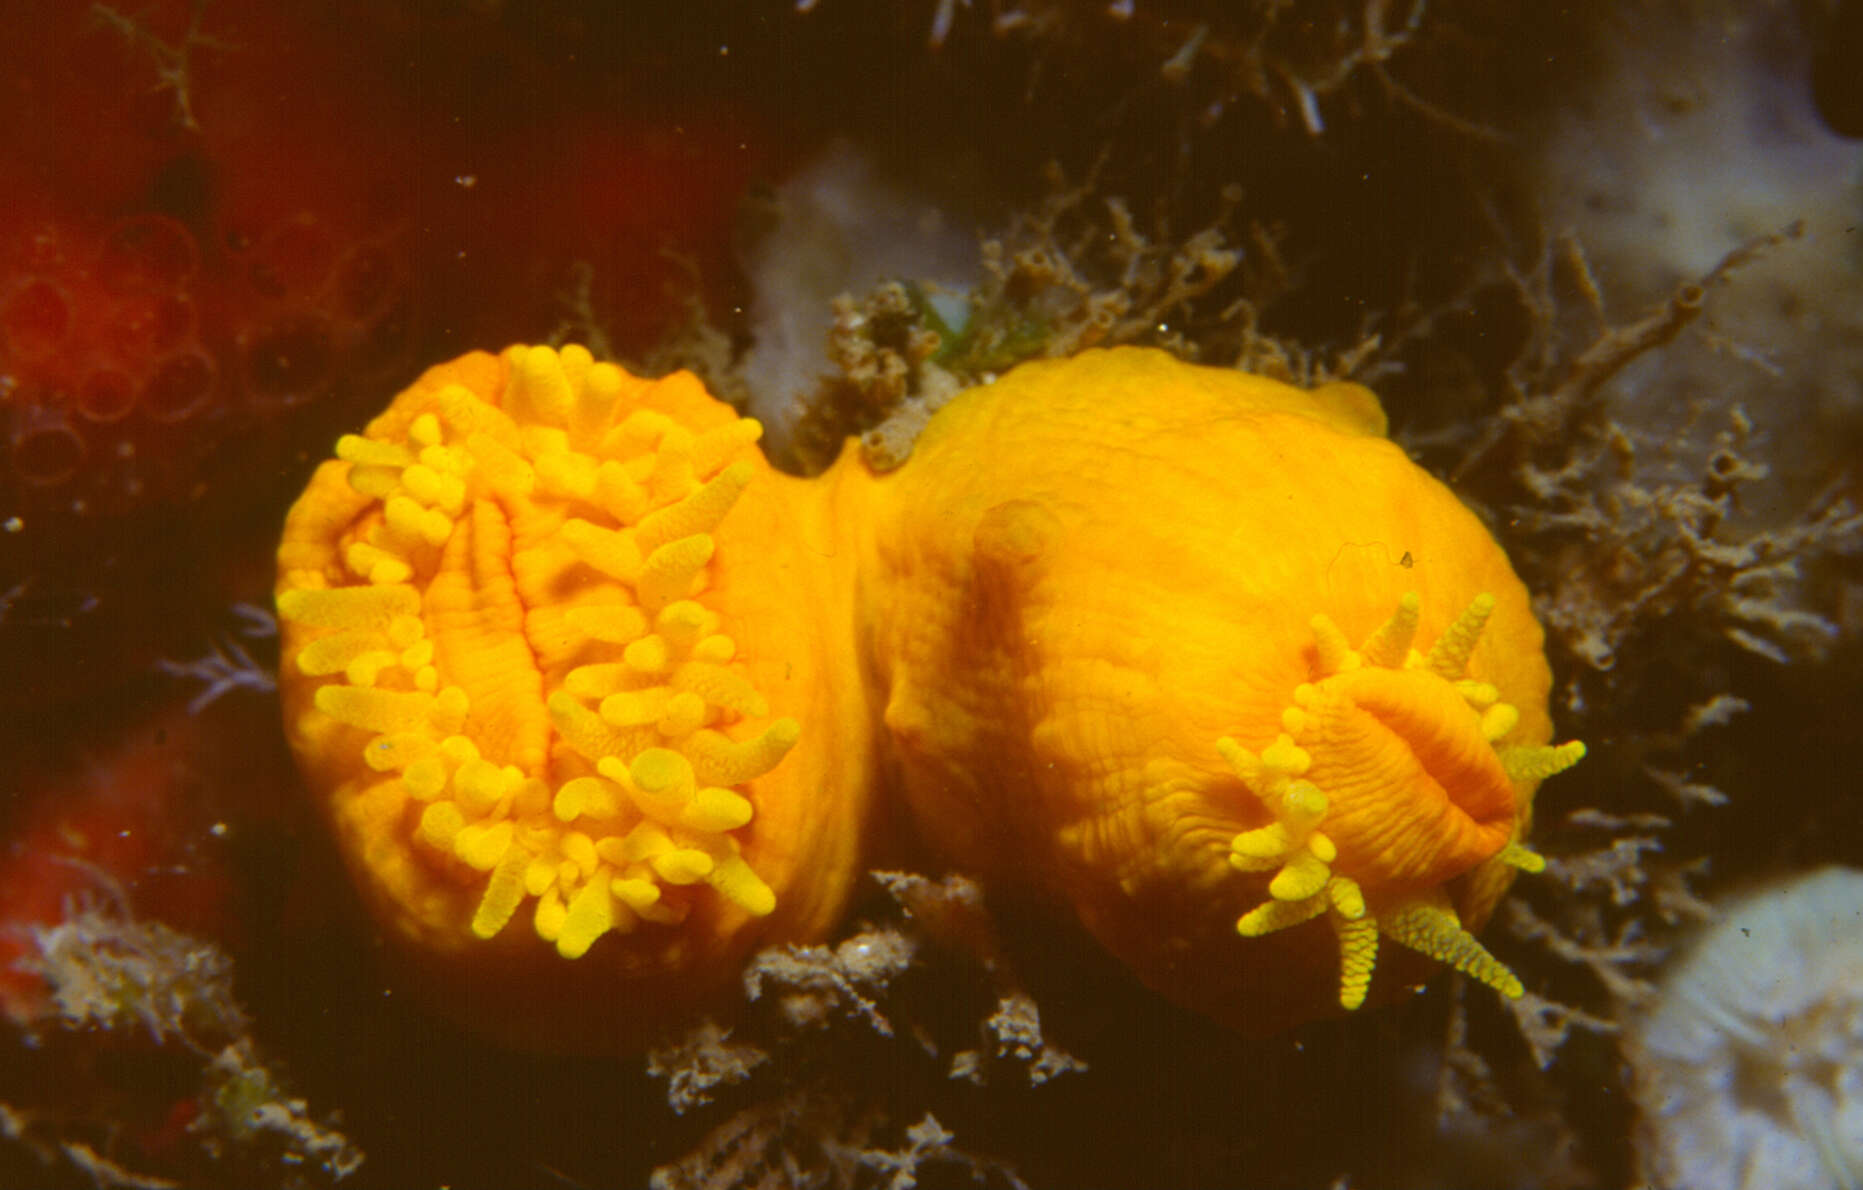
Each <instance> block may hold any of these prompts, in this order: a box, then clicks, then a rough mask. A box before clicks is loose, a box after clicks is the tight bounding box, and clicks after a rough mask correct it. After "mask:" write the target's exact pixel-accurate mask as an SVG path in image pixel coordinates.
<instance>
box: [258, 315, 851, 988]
mask: <svg viewBox="0 0 1863 1190" xmlns="http://www.w3.org/2000/svg"><path fill="white" fill-rule="evenodd" d="M758 432H759V428H758V426H757V423H756V422H754V421H750V420H748V419H742V418H738V417H736V416H735V415H733V414H732V413H731V412H730V411H729V410H728V409H726V408H725V407H724V406H722V405H719V404H718V403H717V402H715V401H713V400H712V399H711V398H710V397H709V396H707V395H706V394H705V393H704V391H703V390H702V389H701V388H700V387H699V385H698V383H697V382H696V381H695V380H693V379H692V378H691V377H690V376H678V377H673V378H669V379H668V380H665V381H660V382H647V381H641V380H637V379H635V378H633V377H630V376H627V375H626V374H624V373H622V372H621V371H620V369H618V368H616V367H615V366H614V365H612V364H606V363H596V362H594V361H593V360H592V359H591V358H590V357H589V354H588V353H587V352H586V351H584V350H582V349H580V348H575V347H570V348H565V349H564V350H563V351H562V352H561V353H558V352H557V351H554V350H551V349H549V348H522V347H520V348H513V349H511V350H509V351H507V352H505V353H504V354H503V355H502V356H499V357H489V356H482V355H475V356H468V357H465V358H464V359H462V360H460V361H456V362H455V363H454V364H451V365H447V366H445V367H443V368H439V369H435V370H434V371H432V372H430V373H428V375H427V376H426V377H423V378H422V380H421V381H420V382H419V383H417V384H416V385H415V386H414V387H413V388H411V389H410V390H409V391H408V392H407V393H404V394H403V395H402V396H401V397H400V398H398V399H397V400H396V402H395V403H394V405H392V406H391V407H390V409H389V410H388V411H387V412H386V413H384V414H383V415H382V416H381V417H379V418H377V419H376V421H375V422H374V423H372V424H371V426H370V427H369V430H368V432H367V434H366V435H350V436H345V437H344V438H343V439H342V440H341V441H339V443H338V444H337V450H336V454H337V460H336V461H334V462H332V463H328V464H325V466H324V468H323V469H321V470H320V471H319V473H318V475H317V476H316V478H315V479H314V480H313V482H312V483H311V485H310V487H309V489H308V490H307V491H306V493H305V495H304V497H303V498H302V499H301V500H300V501H299V503H298V505H297V506H296V507H295V508H294V509H293V511H292V514H291V517H290V518H289V521H288V522H287V526H286V530H285V535H284V539H283V542H282V543H281V546H280V551H279V589H278V595H277V604H278V611H279V617H280V622H281V625H282V628H283V634H284V640H283V653H284V664H283V677H284V681H283V683H282V687H283V690H284V693H285V698H286V704H287V727H288V729H289V731H290V733H291V734H292V737H293V741H294V743H295V744H296V746H297V751H298V753H299V756H300V759H301V762H302V765H303V767H304V768H305V769H306V772H307V776H309V778H310V780H311V783H312V785H313V786H314V787H315V788H316V789H318V790H319V791H320V792H321V793H323V794H324V796H325V797H326V799H327V807H328V810H329V813H330V815H331V818H332V820H333V822H334V824H335V826H336V829H337V834H338V837H339V840H340V841H341V842H342V843H343V844H344V846H345V850H346V853H347V854H348V856H349V859H350V861H351V864H352V867H353V868H355V870H356V871H357V873H358V875H359V876H360V877H361V883H362V886H363V888H364V889H365V892H366V894H367V896H368V899H369V901H370V902H371V904H372V905H373V906H374V907H375V909H376V910H377V914H378V916H379V917H380V918H381V919H382V920H383V921H384V922H385V924H386V925H387V926H388V928H389V929H390V932H391V933H392V934H394V935H395V936H397V937H399V938H401V939H402V940H403V941H405V942H408V943H411V944H412V948H413V949H414V950H415V951H416V952H417V953H418V954H420V955H421V956H423V957H428V958H435V959H437V960H438V962H439V963H440V964H441V965H446V964H447V963H454V964H458V965H461V966H463V967H464V968H465V969H466V971H467V972H470V970H471V968H472V967H474V966H475V965H479V964H495V963H498V962H501V961H509V959H510V956H511V955H512V954H513V953H518V954H523V955H525V956H526V961H529V962H531V963H535V962H537V957H536V955H535V954H532V953H529V951H528V949H527V948H525V947H524V946H523V944H522V942H521V936H519V935H516V931H518V930H519V929H522V930H523V931H524V932H527V933H531V934H533V935H534V936H535V937H536V938H538V939H541V940H542V942H544V943H547V944H548V946H549V947H550V948H551V950H552V951H553V953H554V955H555V956H558V957H560V958H561V959H576V960H580V959H582V958H583V956H585V955H588V954H589V952H590V951H591V948H592V947H594V946H595V945H596V943H597V942H598V941H599V940H601V939H602V938H603V937H604V936H607V935H611V934H613V935H624V936H627V938H625V939H624V941H627V940H628V939H637V940H638V941H636V942H635V943H634V945H633V946H631V947H622V948H617V949H619V950H620V953H618V954H616V955H613V956H611V957H610V958H609V959H608V960H607V961H608V963H609V965H611V966H617V967H620V968H622V969H624V970H626V971H628V972H631V973H647V974H652V973H655V972H661V973H665V974H668V975H672V976H675V977H676V976H679V975H686V976H690V977H691V979H692V983H693V986H694V990H695V991H702V990H703V988H704V986H706V985H718V984H720V983H722V982H724V981H726V980H728V976H729V973H730V969H731V966H730V965H731V962H732V961H733V959H735V958H741V956H742V954H743V953H745V952H747V950H748V949H749V948H750V947H751V946H752V945H753V944H754V942H755V941H756V939H757V938H758V937H760V936H761V930H760V929H759V924H760V923H762V922H763V921H764V920H765V919H769V918H771V917H772V915H774V914H775V913H776V910H777V892H776V890H775V889H774V888H773V887H772V884H773V883H775V884H778V885H780V884H783V883H787V882H789V881H793V880H795V879H798V878H799V877H802V876H803V874H804V873H806V879H808V880H809V881H811V882H814V883H816V884H817V885H818V886H819V891H818V892H817V893H815V894H814V895H805V896H802V897H799V898H795V899H794V904H793V905H792V906H791V907H790V912H789V913H788V914H786V915H785V916H784V917H783V918H782V919H781V920H780V921H779V922H777V923H775V924H774V928H775V929H776V930H777V931H778V932H779V933H788V932H796V931H801V932H820V931H821V930H823V929H825V928H826V925H827V923H828V922H830V921H832V919H833V918H834V917H835V916H836V915H838V912H839V907H840V900H841V898H842V896H843V895H844V891H845V888H846V886H847V885H848V884H849V883H850V882H851V880H852V875H853V873H852V865H851V864H844V863H836V864H834V865H833V867H834V868H835V869H836V871H835V872H830V873H828V874H827V875H825V876H823V875H818V873H816V872H814V871H808V868H809V866H810V865H811V864H812V863H816V862H819V861H821V860H823V859H827V858H833V857H839V856H840V855H842V854H844V853H847V852H849V851H851V850H853V849H854V848H855V844H853V843H852V842H849V841H845V840H842V839H838V838H836V832H837V831H838V830H840V829H847V830H849V831H851V832H852V833H853V835H854V836H858V834H859V831H860V821H861V812H860V809H859V803H858V802H856V803H855V804H854V806H853V809H852V810H851V811H850V810H849V809H848V806H847V805H843V804H841V802H840V801H839V800H838V799H837V797H836V796H834V795H833V793H830V794H826V795H823V796H821V797H820V798H819V807H817V806H810V807H809V810H810V812H811V813H812V812H813V811H814V810H815V809H816V808H834V807H837V806H839V807H840V808H841V809H842V811H843V813H844V819H843V821H842V822H840V823H836V824H835V827H834V829H829V828H827V827H826V826H822V825H817V824H815V823H814V822H813V821H812V820H811V819H810V818H809V817H808V816H807V815H805V814H803V813H802V807H801V806H800V805H798V804H796V803H799V802H801V801H802V799H803V798H804V797H805V796H813V795H814V792H815V791H814V790H813V789H810V788H809V786H810V785H811V784H813V782H814V781H815V780H816V779H817V778H820V777H821V776H822V775H823V773H824V771H831V772H842V771H846V772H849V773H851V774H855V775H858V774H859V773H860V771H861V761H860V755H861V750H860V748H859V747H858V745H856V746H855V747H853V748H851V749H849V750H848V751H847V754H846V756H843V757H829V756H828V755H827V752H828V746H827V745H825V744H824V743H822V742H818V743H817V744H816V746H815V747H814V748H812V749H804V750H803V751H804V753H805V754H804V755H802V756H801V757H799V758H798V761H797V763H796V764H794V765H791V766H790V767H791V769H793V770H794V771H793V773H790V772H784V771H783V770H784V766H785V762H786V761H787V760H789V758H790V756H791V753H792V752H793V751H795V750H796V749H797V745H798V743H799V742H800V740H801V739H802V732H801V731H800V728H799V725H798V723H797V720H796V719H795V718H794V717H793V716H792V715H789V714H784V713H783V711H784V710H785V709H786V708H787V707H794V708H796V709H816V710H819V704H821V703H822V702H823V701H824V699H823V696H822V695H820V694H819V693H817V692H814V691H811V690H809V689H807V688H806V687H807V686H808V685H809V684H810V683H812V682H816V681H819V680H821V679H822V678H823V677H824V676H825V675H826V673H827V671H828V668H829V667H828V666H827V665H825V664H823V663H821V662H819V661H816V660H813V659H811V658H809V657H807V656H804V657H789V656H786V655H783V653H782V650H783V649H784V648H786V647H789V645H790V642H789V641H788V640H785V639H784V638H785V637H790V636H793V637H795V638H796V639H798V640H800V641H803V642H806V641H807V640H808V639H809V635H808V634H807V633H800V632H793V631H791V629H792V628H793V627H795V626H794V625H793V624H791V622H790V621H792V620H794V619H795V618H796V616H797V615H798V612H797V611H796V610H795V608H793V607H791V608H782V607H776V608H770V607H764V608H760V609H756V610H754V611H752V612H750V613H749V614H746V615H741V616H736V617H734V616H732V615H728V614H721V613H720V611H719V610H718V607H717V606H716V605H717V604H718V603H719V602H720V601H719V600H718V599H717V597H716V595H717V593H716V591H715V590H714V583H715V581H716V579H717V574H718V570H719V567H717V566H716V565H715V564H714V559H715V557H716V555H718V554H719V553H721V552H724V551H733V552H739V551H744V550H747V549H752V548H754V547H753V546H752V545H751V543H750V542H748V541H742V540H738V539H736V538H734V537H733V536H732V535H731V534H730V533H729V532H727V531H725V530H724V529H723V526H724V524H725V522H726V521H727V519H729V518H731V517H732V516H733V512H734V509H735V508H736V506H737V505H738V504H739V503H740V502H741V501H742V500H743V498H744V495H745V492H746V491H747V490H748V489H749V488H751V487H752V485H753V484H757V483H759V482H761V483H764V484H767V485H770V486H776V487H781V486H782V485H785V484H794V483H795V482H796V481H793V480H788V479H787V478H786V477H782V476H778V475H776V474H775V473H774V472H771V471H770V470H769V468H768V467H767V465H765V464H764V463H763V460H762V457H761V455H760V454H759V453H758V452H757V451H756V449H755V446H754V443H755V441H756V438H757V435H758ZM773 515H774V516H776V517H777V518H778V519H779V520H780V519H781V517H782V515H783V508H782V502H781V500H780V498H778V499H777V501H776V504H775V506H772V505H771V504H768V503H766V504H764V505H763V506H762V507H761V508H760V509H759V510H758V511H756V512H753V513H751V514H750V515H749V516H748V517H746V518H745V520H746V525H745V526H744V527H745V528H746V529H748V530H749V531H751V532H752V533H759V532H768V531H769V530H770V528H771V525H770V521H771V518H772V516H773ZM779 569H780V567H779ZM776 586H777V588H778V590H777V595H778V596H779V597H786V598H787V599H788V600H790V601H793V602H794V603H796V604H801V603H806V602H807V601H808V600H810V599H811V598H812V596H813V592H812V591H811V590H810V588H809V585H808V584H807V583H803V584H794V583H792V584H791V585H790V587H789V588H788V589H787V590H783V589H782V581H781V580H780V579H779V580H778V582H777V584H776ZM734 606H736V605H734ZM743 630H748V632H749V634H750V635H749V636H748V638H746V637H745V635H744V633H743ZM803 647H806V644H804V646H803ZM798 669H799V670H800V675H799V677H798V676H795V675H794V671H796V670H798ZM782 671H788V672H790V673H791V674H792V676H790V677H789V678H786V679H779V680H778V681H777V682H776V684H775V685H774V686H772V685H771V684H770V682H769V681H768V679H769V678H770V676H771V675H772V673H773V672H782ZM828 700H829V701H833V699H832V696H829V699H828ZM773 701H774V702H775V703H776V704H778V705H777V706H776V707H775V708H774V710H773V707H772V703H773ZM834 746H835V747H839V745H838V744H837V745H834ZM856 779H858V777H856ZM850 800H851V799H850ZM796 832H801V833H802V835H803V837H802V838H800V839H798V838H796V837H794V835H795V833H796ZM843 869H845V871H842V870H843ZM837 885H838V886H839V888H838V889H837ZM514 919H522V922H523V924H522V926H521V927H520V926H518V925H516V924H514ZM494 941H496V942H497V943H498V944H499V945H498V946H496V947H494V948H493V949H491V950H489V951H485V950H484V945H485V944H487V943H491V942H494ZM468 1015H482V1014H470V1013H469V1014H468ZM651 1016H652V1014H651V1013H644V1014H643V1017H646V1018H650V1017H651Z"/></svg>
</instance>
